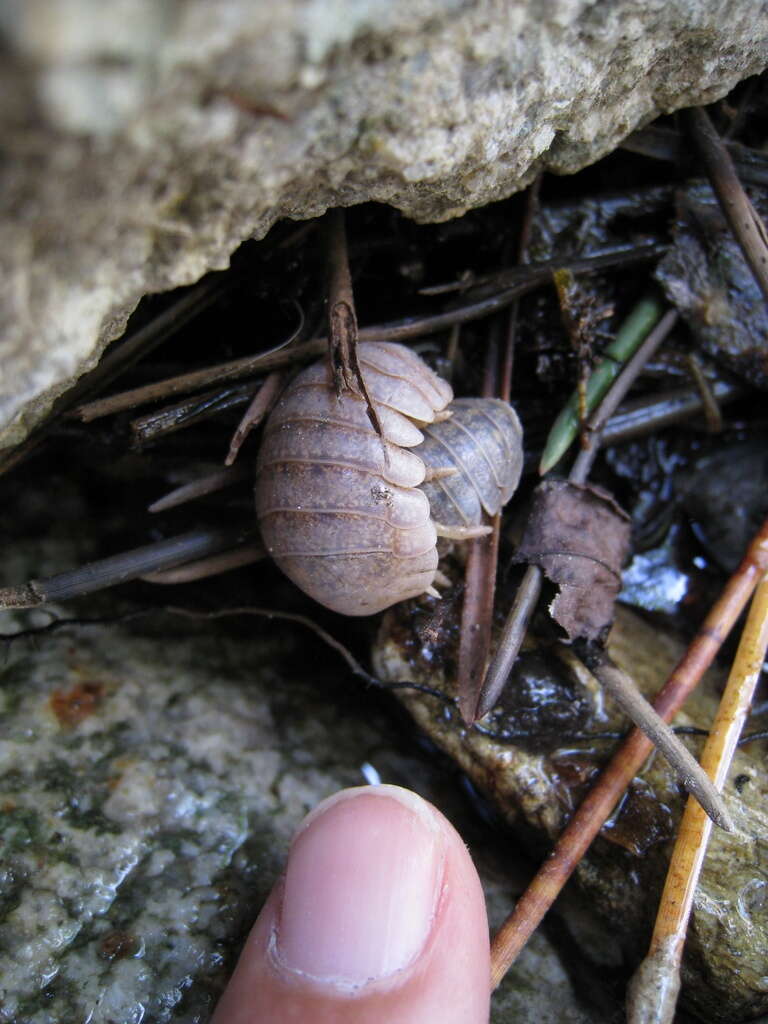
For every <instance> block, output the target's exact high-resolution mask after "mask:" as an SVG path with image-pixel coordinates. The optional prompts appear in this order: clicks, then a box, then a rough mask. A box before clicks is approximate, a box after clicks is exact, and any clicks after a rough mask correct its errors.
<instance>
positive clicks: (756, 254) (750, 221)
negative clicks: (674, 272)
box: [685, 107, 768, 299]
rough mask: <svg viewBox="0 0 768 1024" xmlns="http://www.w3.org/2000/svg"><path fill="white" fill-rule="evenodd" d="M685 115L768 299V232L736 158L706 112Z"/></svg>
mask: <svg viewBox="0 0 768 1024" xmlns="http://www.w3.org/2000/svg"><path fill="white" fill-rule="evenodd" d="M685 116H686V121H687V124H688V126H689V128H690V130H691V134H692V136H693V140H694V142H695V144H696V147H697V148H698V150H699V152H700V153H701V156H702V158H703V160H704V164H705V166H706V168H707V174H708V175H709V179H710V181H711V183H712V188H713V189H714V190H715V194H716V196H717V198H718V200H719V202H720V206H721V207H722V210H723V213H724V214H725V218H726V220H727V221H728V223H729V224H730V227H731V231H733V234H734V237H735V238H736V241H737V242H738V243H739V245H740V246H741V251H742V252H743V253H744V258H745V260H746V261H747V263H748V264H749V267H750V269H751V270H752V273H753V274H754V277H755V280H756V281H757V283H758V286H759V287H760V290H761V291H762V293H763V295H764V296H765V298H766V299H768V234H766V230H765V225H764V224H763V222H762V220H761V219H760V216H759V215H758V213H757V211H756V210H755V208H754V206H753V205H752V203H751V202H750V201H749V197H748V196H747V194H746V192H745V191H744V188H743V187H742V184H741V182H740V181H739V176H738V175H737V173H736V168H735V167H734V166H733V160H732V159H731V156H730V154H729V152H728V150H727V148H726V146H725V144H724V143H723V141H722V139H721V138H720V136H719V135H718V134H717V132H716V131H715V129H714V127H713V125H712V122H711V121H710V120H709V117H708V116H707V114H706V112H705V111H704V110H702V109H701V108H700V107H694V108H693V109H692V110H688V111H685Z"/></svg>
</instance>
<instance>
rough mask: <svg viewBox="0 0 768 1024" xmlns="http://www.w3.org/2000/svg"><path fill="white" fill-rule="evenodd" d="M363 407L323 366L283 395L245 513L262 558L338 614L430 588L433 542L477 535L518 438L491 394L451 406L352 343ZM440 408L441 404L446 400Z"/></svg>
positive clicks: (402, 360)
mask: <svg viewBox="0 0 768 1024" xmlns="http://www.w3.org/2000/svg"><path fill="white" fill-rule="evenodd" d="M358 359H359V363H360V367H361V370H362V372H363V375H364V377H365V383H366V387H367V389H368V392H369V395H370V396H371V399H372V401H373V403H374V404H375V406H376V412H377V415H378V419H379V422H380V424H381V428H382V433H383V436H379V434H378V433H377V432H376V430H375V429H374V427H373V425H372V423H371V421H370V419H369V415H368V408H367V404H366V401H365V399H364V398H363V397H362V396H361V395H359V394H357V393H356V392H352V391H349V390H345V391H343V392H342V394H341V395H340V396H337V395H336V393H335V391H334V388H333V382H332V378H331V371H330V367H329V365H328V361H327V360H321V361H320V362H318V363H316V364H314V365H313V366H310V367H308V368H307V369H306V370H304V371H303V372H302V373H300V374H299V375H298V376H297V377H296V378H295V379H294V380H293V382H292V383H291V384H290V385H289V386H288V388H287V389H286V391H285V392H284V393H283V395H282V397H281V398H280V400H279V401H278V403H277V405H276V406H275V409H274V410H273V412H272V414H271V416H270V418H269V420H268V421H267V425H266V428H265V433H264V439H263V442H262V445H261V450H260V454H259V460H258V464H257V480H256V511H257V516H258V519H259V525H260V528H261V533H262V538H263V540H264V544H265V546H266V548H267V551H268V552H269V553H270V554H271V555H272V557H273V558H274V559H275V561H276V562H277V564H278V565H279V566H280V568H281V569H282V570H283V572H284V573H285V574H286V576H288V577H289V578H290V579H291V580H293V582H294V583H296V585H297V586H299V587H300V588H301V589H302V590H303V591H304V592H305V593H307V594H309V595H310V597H312V598H314V599H315V600H316V601H318V602H319V603H320V604H323V605H325V606H326V607H328V608H331V609H333V610H334V611H337V612H341V613H342V614H345V615H372V614H374V613H375V612H378V611H381V610H382V609H384V608H388V607H389V606H390V605H393V604H396V603H397V602H398V601H403V600H405V599H406V598H409V597H416V596H418V595H419V594H423V593H424V592H425V591H428V590H429V591H431V588H432V583H433V580H434V578H435V573H436V570H437V562H438V553H437V536H438V534H440V535H443V536H447V537H454V538H457V539H462V538H466V537H472V536H478V535H480V534H482V533H484V532H487V530H488V527H487V526H485V525H482V524H483V519H484V513H487V514H488V515H495V514H496V513H497V512H498V511H499V510H500V509H501V508H502V506H503V505H504V504H505V503H506V502H507V501H508V500H509V497H510V496H511V494H512V492H513V491H514V490H515V488H516V487H517V483H518V480H519V478H520V472H521V469H522V461H523V457H522V431H521V428H520V422H519V420H518V418H517V415H516V414H515V412H514V410H513V409H512V408H511V407H510V406H509V405H508V404H507V403H506V402H502V401H501V400H499V399H457V400H456V401H454V402H452V403H451V400H452V398H453V392H452V390H451V387H450V385H449V384H447V383H446V382H445V381H444V380H442V379H441V378H440V377H438V376H437V375H436V374H435V373H433V371H432V370H430V369H429V367H428V366H427V365H426V363H424V362H423V361H422V360H421V359H420V358H419V357H418V356H417V355H416V354H415V353H414V352H413V351H412V350H411V349H408V348H406V347H405V346H403V345H397V344H393V343H388V342H366V343H362V344H360V345H359V346H358ZM449 403H451V404H450V405H449Z"/></svg>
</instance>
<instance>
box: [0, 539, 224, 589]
mask: <svg viewBox="0 0 768 1024" xmlns="http://www.w3.org/2000/svg"><path fill="white" fill-rule="evenodd" d="M241 540H243V531H242V530H233V529H219V530H213V529H204V530H193V531H191V532H190V533H184V534H181V535H179V536H177V537H168V538H166V539H165V540H160V541H156V542H155V543H154V544H145V545H144V546H143V547H140V548H134V549H133V550H131V551H123V552H121V553H120V554H119V555H111V556H110V557H109V558H101V559H99V560H98V561H96V562H89V563H87V564H86V565H81V566H79V567H78V568H77V569H71V570H69V571H68V572H62V573H58V574H57V575H56V576H49V577H47V578H46V579H41V580H30V581H29V582H28V583H23V584H20V585H19V586H15V587H3V588H1V589H0V608H35V607H37V605H41V604H47V603H49V602H52V601H69V600H71V599H72V598H73V597H80V596H81V595H82V594H92V593H94V592H95V591H97V590H104V589H106V588H107V587H114V586H117V585H118V584H119V583H126V582H127V581H128V580H135V579H137V577H139V576H143V575H144V574H145V573H148V572H155V571H160V570H161V569H170V568H171V567H172V566H174V565H181V564H183V563H184V562H191V561H194V560H196V559H199V558H205V557H207V556H208V555H211V554H214V553H215V552H218V551H221V550H223V549H226V548H231V547H232V546H233V545H235V544H237V543H238V542H240V541H241Z"/></svg>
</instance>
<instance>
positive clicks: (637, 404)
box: [600, 380, 745, 447]
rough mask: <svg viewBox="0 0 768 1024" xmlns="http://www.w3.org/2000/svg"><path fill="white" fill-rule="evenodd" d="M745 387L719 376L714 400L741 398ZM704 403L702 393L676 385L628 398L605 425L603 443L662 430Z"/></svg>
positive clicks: (604, 445) (680, 420) (618, 442)
mask: <svg viewBox="0 0 768 1024" xmlns="http://www.w3.org/2000/svg"><path fill="white" fill-rule="evenodd" d="M744 390H745V389H744V387H743V386H742V385H741V384H733V383H731V382H730V381H723V380H716V381H713V383H712V384H711V391H712V397H713V400H714V401H715V402H717V403H720V404H724V403H725V402H732V401H734V400H735V399H736V398H741V396H742V395H743V394H744ZM703 407H704V403H703V401H702V396H701V394H699V393H697V392H696V391H691V390H690V389H689V388H676V389H675V390H673V391H664V392H662V393H661V394H657V395H653V396H651V397H649V396H647V395H646V396H644V397H643V398H637V399H634V400H633V401H629V402H625V403H624V405H622V406H621V408H620V409H619V410H618V412H616V414H615V415H614V416H611V418H610V419H609V420H608V422H607V423H606V425H605V427H604V428H603V432H602V435H601V437H600V444H601V447H607V446H608V445H612V444H621V443H622V442H623V441H629V440H632V439H633V438H636V437H644V436H645V435H647V434H650V433H653V432H655V431H657V430H662V429H663V428H664V427H668V426H670V425H671V424H673V423H681V422H682V421H683V420H687V419H690V418H691V417H692V416H695V415H696V413H699V412H701V411H702V409H703Z"/></svg>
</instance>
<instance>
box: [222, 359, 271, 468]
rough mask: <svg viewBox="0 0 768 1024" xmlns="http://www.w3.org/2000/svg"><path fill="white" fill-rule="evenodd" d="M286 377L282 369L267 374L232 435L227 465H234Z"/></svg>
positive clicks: (225, 460) (226, 460)
mask: <svg viewBox="0 0 768 1024" xmlns="http://www.w3.org/2000/svg"><path fill="white" fill-rule="evenodd" d="M284 379H285V374H284V373H282V372H281V371H280V370H273V371H272V373H270V374H267V377H266V380H265V381H264V383H263V384H262V385H261V387H260V388H259V390H258V391H257V392H256V394H255V395H254V396H253V400H252V401H251V404H250V405H249V406H248V408H247V409H246V410H245V412H244V413H243V418H242V419H241V420H240V422H239V423H238V425H237V429H236V430H235V432H234V434H233V435H232V440H231V441H230V443H229V451H228V452H227V457H226V458H225V459H224V465H225V466H232V465H233V464H234V462H235V460H236V459H237V455H238V452H239V451H240V448H241V447H242V445H243V442H244V441H245V439H246V437H248V435H249V434H250V432H251V431H252V430H255V429H256V427H258V425H259V424H260V423H261V421H262V420H263V419H264V417H265V416H266V415H267V413H268V412H269V410H270V409H271V408H272V406H273V405H274V403H275V399H276V398H277V396H278V395H279V394H280V388H281V387H282V385H283V380H284Z"/></svg>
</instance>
